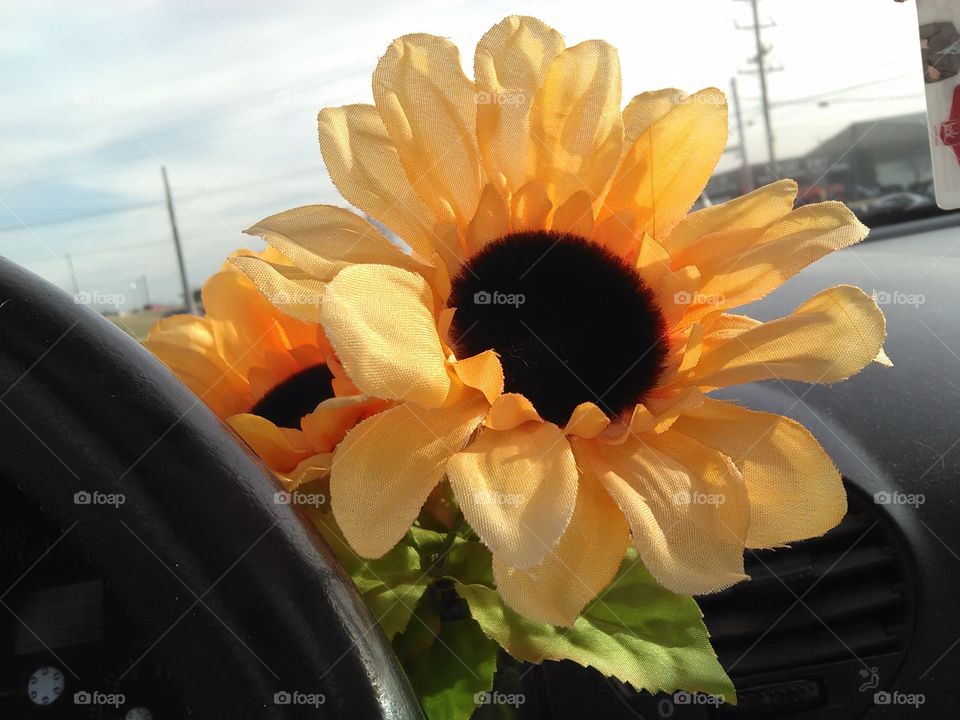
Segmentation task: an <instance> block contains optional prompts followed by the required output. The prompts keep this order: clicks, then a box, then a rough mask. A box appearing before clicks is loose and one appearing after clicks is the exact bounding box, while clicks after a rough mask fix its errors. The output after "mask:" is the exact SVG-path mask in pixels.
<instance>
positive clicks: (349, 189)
mask: <svg viewBox="0 0 960 720" xmlns="http://www.w3.org/2000/svg"><path fill="white" fill-rule="evenodd" d="M318 125H319V129H320V151H321V153H322V154H323V161H324V163H325V164H326V166H327V171H328V172H329V173H330V179H331V180H332V181H333V184H334V185H335V186H336V188H337V190H339V191H340V194H341V195H343V197H344V198H346V199H347V200H348V201H349V202H350V204H351V205H353V206H354V207H357V208H359V209H360V210H363V211H364V212H365V213H368V214H369V215H371V216H373V217H375V218H376V219H377V220H379V221H380V222H382V223H383V224H384V225H386V226H387V227H388V228H390V229H391V230H393V232H395V233H396V234H397V235H398V236H399V237H400V238H401V239H402V240H403V241H404V242H405V243H407V244H408V245H409V246H410V247H411V248H412V249H413V251H414V252H415V253H417V254H418V255H420V256H421V257H425V258H428V257H430V252H431V250H432V249H433V243H432V241H431V235H432V230H433V226H434V224H435V223H436V216H435V215H434V214H433V211H432V210H430V208H428V207H427V205H426V203H424V202H423V200H422V199H421V198H420V196H419V195H418V194H417V193H416V192H415V191H414V189H413V187H412V186H411V184H410V181H409V180H407V176H406V174H405V173H404V170H403V166H402V165H401V164H400V157H399V155H398V154H397V148H396V147H395V146H394V144H393V140H391V139H390V135H389V134H388V133H387V129H386V127H385V126H384V124H383V121H382V120H381V119H380V114H379V113H378V112H377V109H376V108H375V107H374V106H373V105H359V104H358V105H345V106H344V107H333V108H324V109H323V110H321V111H320V115H319V116H318Z"/></svg>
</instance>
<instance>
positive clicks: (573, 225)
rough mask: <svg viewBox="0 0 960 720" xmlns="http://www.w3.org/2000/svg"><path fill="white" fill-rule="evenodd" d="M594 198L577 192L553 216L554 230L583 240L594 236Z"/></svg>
mask: <svg viewBox="0 0 960 720" xmlns="http://www.w3.org/2000/svg"><path fill="white" fill-rule="evenodd" d="M592 203H593V198H591V197H590V195H589V194H588V193H585V192H583V191H582V190H581V191H579V192H575V193H574V194H573V195H571V196H570V197H569V198H567V200H566V202H564V203H563V205H561V206H560V207H558V208H557V211H556V212H555V213H554V215H553V228H552V229H553V230H554V231H555V232H560V233H569V234H571V235H577V236H579V237H582V238H589V237H590V236H592V235H593V208H592Z"/></svg>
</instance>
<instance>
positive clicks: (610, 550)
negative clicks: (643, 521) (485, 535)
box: [493, 478, 630, 626]
mask: <svg viewBox="0 0 960 720" xmlns="http://www.w3.org/2000/svg"><path fill="white" fill-rule="evenodd" d="M629 541H630V536H629V531H628V528H627V522H626V520H625V519H624V517H623V513H622V512H620V509H619V508H618V507H617V506H616V504H615V503H614V502H613V500H612V499H611V498H610V496H609V495H607V493H606V491H605V490H604V489H603V487H602V486H601V485H600V484H599V483H598V482H596V481H595V480H594V479H592V478H585V479H582V480H581V481H580V487H579V489H578V491H577V503H576V508H575V509H574V511H573V517H572V518H571V519H570V524H569V525H568V526H567V530H566V532H564V534H563V536H562V537H561V538H560V542H558V543H557V546H556V547H555V548H554V549H553V550H552V551H551V552H550V554H549V555H547V557H546V559H545V560H544V561H543V562H542V563H540V564H539V565H537V566H536V567H534V568H531V569H530V570H526V571H523V570H517V569H515V568H511V567H510V566H508V565H505V564H504V563H503V562H502V561H501V560H500V559H499V558H494V560H493V577H494V580H495V582H496V585H497V591H498V592H499V593H500V595H501V597H503V600H504V602H505V603H506V604H507V605H509V606H510V607H511V608H513V609H514V610H516V611H517V612H518V613H520V614H521V615H525V616H526V617H528V618H530V619H531V620H536V621H538V622H546V623H550V624H552V625H564V626H569V625H572V624H573V621H574V620H576V618H577V616H578V615H579V614H580V611H581V610H583V608H584V607H586V606H587V604H588V603H589V602H590V601H591V600H593V599H594V598H595V597H596V596H597V594H598V593H599V592H600V591H601V590H603V588H605V587H606V586H607V585H608V584H609V582H610V580H612V579H613V576H614V575H616V573H617V569H618V568H619V567H620V563H621V562H622V561H623V555H624V553H625V552H626V550H627V545H628V544H629Z"/></svg>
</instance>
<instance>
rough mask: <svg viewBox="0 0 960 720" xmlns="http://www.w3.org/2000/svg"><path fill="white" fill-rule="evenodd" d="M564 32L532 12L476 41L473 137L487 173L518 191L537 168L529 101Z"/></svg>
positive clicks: (505, 188)
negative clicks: (475, 139) (561, 32)
mask: <svg viewBox="0 0 960 720" xmlns="http://www.w3.org/2000/svg"><path fill="white" fill-rule="evenodd" d="M563 46H564V43H563V38H562V37H561V35H560V33H558V32H557V31H556V30H554V29H553V28H551V27H549V26H547V25H545V24H544V23H542V22H541V21H540V20H537V19H536V18H532V17H520V16H516V15H514V16H511V17H508V18H505V19H503V20H502V21H501V22H499V23H497V24H496V25H494V26H493V27H492V28H490V30H488V31H487V32H486V33H485V34H484V36H483V37H482V38H481V39H480V42H479V43H478V44H477V52H476V55H474V61H473V65H474V76H475V77H476V82H477V140H478V145H479V148H480V157H481V159H482V160H483V166H484V169H485V170H486V174H487V177H488V178H490V180H491V182H492V183H493V184H494V185H495V186H496V188H497V189H498V190H499V191H500V192H502V193H504V194H505V195H509V194H512V193H516V192H517V191H518V190H519V189H520V188H521V187H522V186H523V185H524V183H526V182H527V181H528V180H529V179H530V178H531V176H532V174H533V172H534V170H535V162H536V152H535V143H536V140H535V139H534V138H532V137H531V136H530V106H531V104H532V103H533V98H534V96H535V95H536V92H537V90H538V89H539V88H540V85H541V84H542V83H543V79H544V77H545V76H546V74H547V68H549V67H550V62H551V61H552V60H553V58H554V57H556V55H557V53H559V52H560V51H561V50H563Z"/></svg>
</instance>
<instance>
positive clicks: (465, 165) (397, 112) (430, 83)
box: [373, 33, 480, 227]
mask: <svg viewBox="0 0 960 720" xmlns="http://www.w3.org/2000/svg"><path fill="white" fill-rule="evenodd" d="M474 93H475V88H474V84H473V82H471V81H470V80H469V79H468V78H467V77H466V76H465V75H464V74H463V70H462V69H461V66H460V52H459V51H458V50H457V46H456V45H454V44H453V43H452V42H450V41H449V40H446V39H444V38H440V37H436V36H434V35H425V34H422V33H420V34H414V35H404V36H403V37H401V38H398V39H396V40H394V41H393V42H392V43H391V44H390V46H389V47H388V48H387V52H386V54H385V55H384V56H383V57H382V58H380V62H379V63H378V64H377V69H376V70H375V71H374V73H373V98H374V101H375V102H376V105H377V110H378V111H379V113H380V117H381V118H382V119H383V124H384V125H385V126H386V128H387V132H389V133H390V137H391V138H392V139H393V142H394V145H396V148H397V151H398V152H399V154H400V162H401V164H402V165H403V167H404V169H405V170H406V173H407V177H408V178H409V179H410V182H411V183H412V184H413V187H414V189H415V190H416V191H417V192H418V193H419V194H420V197H421V198H423V200H424V202H426V203H427V205H429V206H430V207H432V208H433V211H434V212H435V213H436V215H437V217H438V218H439V219H440V220H442V221H444V222H456V223H457V225H458V226H460V227H466V225H467V223H468V222H470V219H471V218H472V217H473V212H474V209H475V208H476V206H477V201H478V200H479V199H480V160H479V157H478V154H477V141H476V105H475V99H474Z"/></svg>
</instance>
